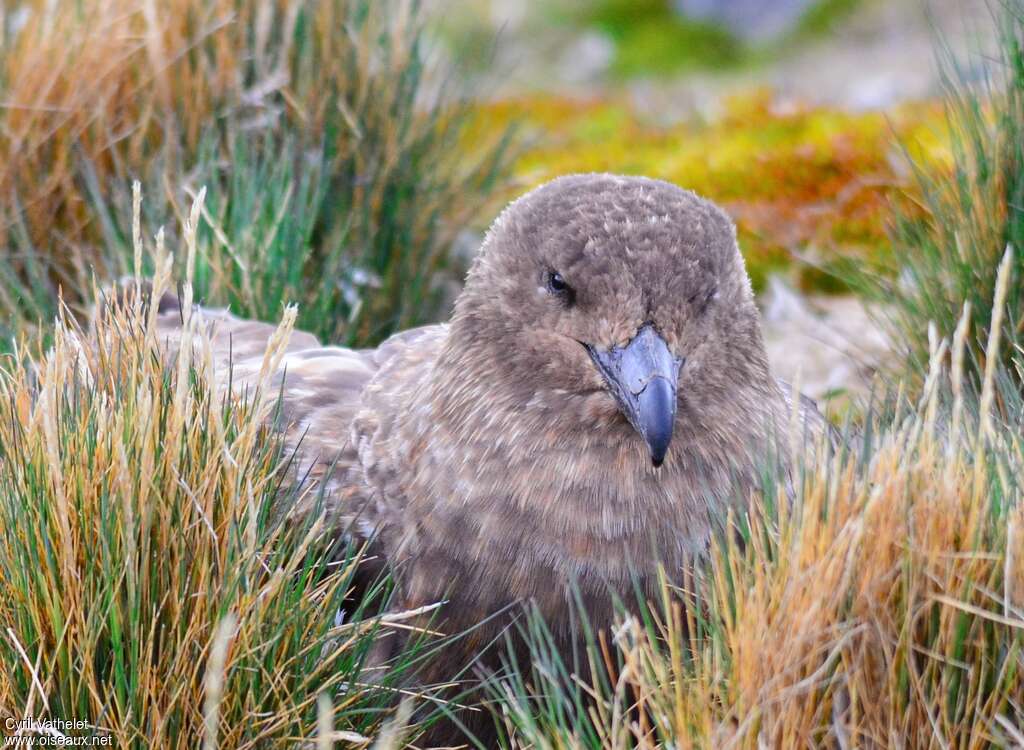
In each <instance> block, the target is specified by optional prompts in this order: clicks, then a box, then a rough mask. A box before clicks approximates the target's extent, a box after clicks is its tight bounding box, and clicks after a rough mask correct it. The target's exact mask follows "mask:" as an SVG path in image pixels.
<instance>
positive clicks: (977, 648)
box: [491, 256, 1024, 749]
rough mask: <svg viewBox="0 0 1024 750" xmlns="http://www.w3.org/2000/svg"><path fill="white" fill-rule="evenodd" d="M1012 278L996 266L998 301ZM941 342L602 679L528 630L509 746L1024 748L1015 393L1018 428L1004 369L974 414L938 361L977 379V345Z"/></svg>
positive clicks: (500, 697) (508, 719)
mask: <svg viewBox="0 0 1024 750" xmlns="http://www.w3.org/2000/svg"><path fill="white" fill-rule="evenodd" d="M1013 262H1014V261H1013V260H1012V259H1011V258H1010V257H1009V256H1007V257H1006V259H1005V260H1004V262H1003V263H1002V265H1001V266H1000V267H999V279H1000V282H999V284H998V285H997V290H998V294H997V298H996V302H997V304H1005V302H1006V300H1007V298H1008V296H1009V293H1008V286H1009V283H1008V282H1009V280H1010V278H1011V275H1012V272H1011V268H1012V265H1013ZM932 330H933V340H932V349H931V368H930V370H929V372H928V373H927V375H926V377H925V381H926V385H925V388H924V394H923V396H922V397H921V398H920V400H919V401H918V402H916V403H909V402H907V401H906V400H902V401H901V407H900V409H899V410H898V412H897V413H896V414H895V416H884V417H882V416H877V417H872V418H870V419H869V421H868V423H867V424H866V425H865V427H864V430H863V433H862V434H861V435H860V436H859V437H855V436H853V435H851V436H850V439H851V441H853V445H852V447H853V450H852V451H849V452H846V453H844V454H840V455H836V456H834V457H832V458H829V459H822V460H821V461H820V462H819V463H816V464H812V465H809V466H807V467H805V470H804V473H803V478H802V482H801V483H800V484H799V486H798V489H797V492H796V497H795V499H794V502H793V503H792V504H791V505H790V504H788V503H781V504H780V503H777V502H775V500H774V498H776V497H779V496H781V494H782V490H780V489H777V488H776V487H775V486H773V484H772V482H771V480H770V481H769V485H768V487H767V488H766V496H765V497H755V498H754V503H753V508H755V510H754V511H753V512H752V514H751V516H750V517H749V518H745V519H740V518H737V519H733V521H732V524H731V527H732V528H733V529H734V530H735V531H736V533H730V534H729V535H726V536H723V537H722V538H721V539H719V540H718V541H717V542H716V544H714V545H713V547H712V549H711V551H710V553H709V555H708V559H707V560H706V561H704V562H703V563H702V564H699V565H698V566H697V568H696V573H695V574H694V576H693V577H692V578H691V579H690V580H689V582H688V583H687V585H686V586H685V587H683V588H672V587H669V586H668V585H666V586H665V587H664V598H663V600H662V601H660V602H649V603H647V606H646V607H645V608H644V609H643V610H642V613H641V615H640V616H638V617H633V618H628V619H625V620H624V622H623V624H622V626H621V627H620V628H619V629H618V631H617V632H616V633H615V634H614V636H613V637H612V638H611V639H605V638H603V637H600V638H593V637H592V638H590V639H589V642H588V648H587V650H586V653H587V655H588V657H589V669H593V670H594V671H595V672H596V675H597V677H596V679H592V680H591V679H589V678H586V677H585V676H584V675H586V674H587V672H588V669H587V668H586V667H588V664H587V662H583V663H581V664H572V663H568V662H567V661H566V659H565V657H564V656H563V655H560V654H557V653H555V652H553V651H552V650H551V649H550V646H549V640H548V639H547V638H546V636H545V631H544V628H543V627H542V625H540V624H538V623H533V624H532V625H531V627H530V628H529V629H528V635H529V636H530V638H531V639H532V643H533V651H532V653H533V656H534V663H533V667H532V670H530V671H528V672H525V673H524V672H518V673H515V674H513V675H512V676H511V677H509V678H506V679H504V680H497V681H495V682H493V683H492V689H491V692H492V697H493V700H494V706H493V710H494V713H495V716H496V717H497V718H498V720H499V721H500V722H502V723H503V724H504V725H505V727H506V729H507V731H508V732H509V734H510V735H511V736H513V737H515V740H514V742H512V743H510V746H515V747H535V748H623V749H625V748H634V747H640V748H669V747H751V748H754V747H818V746H826V747H840V748H851V747H936V748H949V747H962V748H981V747H992V746H1011V745H1013V746H1016V745H1018V744H1020V743H1021V742H1022V741H1024V676H1022V668H1024V659H1022V651H1021V648H1022V645H1024V528H1022V523H1024V515H1022V514H1024V510H1022V507H1021V502H1020V501H1021V493H1022V490H1024V443H1022V440H1021V429H1020V428H1021V424H1022V422H1024V408H1022V404H1021V399H1020V397H1019V395H1014V392H1013V391H1012V389H1011V391H1010V392H1008V393H1005V394H1003V395H1004V396H1005V403H1006V404H1007V406H1008V411H1009V412H1010V413H1012V415H1013V421H1011V422H1008V423H1003V422H1000V421H997V420H995V419H994V418H993V417H992V415H991V412H990V409H991V407H992V404H993V401H994V399H995V396H996V395H997V391H998V390H999V388H1000V380H999V378H998V377H997V368H996V367H995V366H992V367H990V368H989V369H988V370H987V373H986V375H985V377H984V381H983V384H982V393H981V401H980V404H979V403H977V402H975V403H974V405H973V406H972V405H971V399H970V397H969V396H966V395H965V394H966V391H965V390H964V388H963V387H962V386H963V385H964V382H963V373H962V372H961V370H959V369H952V370H951V369H950V368H949V367H948V366H947V365H945V364H944V363H946V362H948V361H949V357H948V356H947V355H948V354H949V353H950V351H952V352H953V353H954V356H953V357H952V359H953V361H955V362H956V363H957V365H956V367H957V368H959V367H962V366H963V362H964V359H963V352H964V350H965V348H966V347H967V345H968V342H969V341H970V340H971V336H972V335H973V334H972V333H971V332H970V331H969V329H968V327H967V326H966V325H963V326H961V327H960V329H959V330H958V332H957V336H956V338H955V339H953V340H949V339H943V340H941V341H939V340H938V338H937V337H935V336H934V330H935V329H934V327H933V329H932ZM998 346H999V341H998V338H993V339H992V340H990V341H989V349H988V355H989V356H988V357H987V361H988V362H996V361H998V359H999V358H998V356H997V351H996V349H997V347H998ZM1017 362H1018V364H1019V358H1018V360H1017ZM740 540H742V542H741V541H740Z"/></svg>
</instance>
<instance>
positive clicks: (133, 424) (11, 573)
mask: <svg viewBox="0 0 1024 750" xmlns="http://www.w3.org/2000/svg"><path fill="white" fill-rule="evenodd" d="M198 220H199V211H198V204H197V210H194V211H193V212H192V214H191V218H190V221H189V226H190V227H191V229H190V230H188V231H187V232H186V236H187V239H188V244H189V252H188V253H187V254H186V257H189V258H193V259H194V257H195V251H196V250H195V248H196V244H195V227H196V225H197V223H198ZM158 245H159V243H158ZM140 256H141V253H140ZM155 265H156V268H157V276H156V278H155V280H154V295H155V296H154V297H153V298H152V300H153V301H154V302H155V300H157V299H158V298H159V295H160V293H161V291H162V290H163V289H165V288H166V284H167V282H168V279H169V278H170V277H171V268H172V264H171V260H170V258H169V256H166V255H162V254H159V253H158V256H157V260H156V263H155ZM185 297H186V300H188V299H190V297H191V287H190V286H186V289H185ZM144 304H145V307H144ZM146 307H148V308H149V309H151V310H154V314H151V313H150V312H148V311H147V309H146ZM185 309H186V310H187V309H188V308H187V306H186V308H185ZM186 316H187V314H186ZM294 320H295V312H294V308H289V310H288V311H287V312H286V314H285V320H284V322H283V323H282V326H281V328H280V329H279V331H278V334H277V336H276V337H275V340H274V343H272V345H271V347H269V349H270V350H269V352H268V354H267V358H268V359H267V364H268V368H267V369H268V371H271V370H272V369H273V367H272V365H273V361H274V360H275V358H276V357H278V356H280V354H281V353H282V350H283V346H284V344H285V342H286V341H287V337H288V333H289V328H290V326H291V325H293V323H294ZM194 328H195V327H194V325H192V324H191V323H190V322H188V320H186V321H185V323H184V330H185V334H184V335H185V339H184V345H183V346H182V347H181V353H180V354H179V355H178V359H177V360H176V361H172V362H168V363H165V362H164V358H165V353H164V352H162V351H161V348H160V342H159V341H158V340H157V338H158V336H157V332H156V323H155V304H153V305H152V306H150V300H148V299H146V300H142V299H139V298H138V297H137V296H136V295H134V294H129V295H128V296H127V298H126V300H124V301H123V303H118V304H115V305H113V306H112V307H111V308H110V309H109V310H108V311H107V314H105V315H102V316H99V317H98V318H97V321H96V326H95V329H94V330H93V331H91V332H85V331H83V330H81V329H80V328H79V327H77V326H76V324H75V323H74V322H73V321H72V320H70V319H69V318H68V317H67V316H66V315H65V316H64V317H63V318H62V320H60V321H59V322H58V323H57V325H56V329H55V331H54V334H53V342H54V343H53V347H52V349H50V350H49V351H47V352H45V353H39V354H37V355H36V356H35V357H33V358H26V359H25V361H24V362H8V364H7V366H5V367H4V368H3V369H2V370H0V402H2V404H3V409H2V410H0V663H2V664H3V665H4V668H3V669H2V670H0V719H2V720H17V719H21V718H23V717H25V716H28V717H31V718H33V719H35V720H36V721H42V720H45V719H65V720H67V719H76V720H84V721H85V722H87V724H88V729H87V730H86V731H83V732H77V731H72V732H68V734H72V735H77V734H82V735H97V736H105V735H110V736H111V737H112V746H116V747H126V748H128V747H132V748H134V747H182V748H184V747H189V748H191V747H196V746H198V745H200V744H201V743H202V744H203V745H204V746H205V747H215V746H217V745H218V744H219V745H220V746H222V747H233V748H234V747H237V748H243V747H267V746H270V745H274V746H278V745H281V746H283V745H289V746H291V745H293V744H294V743H295V742H297V741H299V740H302V739H312V738H314V737H315V736H316V733H317V731H318V730H317V727H318V726H319V727H321V733H322V732H323V731H327V730H324V729H323V728H324V727H327V728H328V729H329V730H330V731H332V732H335V733H337V735H336V736H335V739H342V738H348V739H349V740H352V741H359V738H360V737H364V738H365V737H367V736H371V735H372V734H373V733H375V732H376V731H377V729H378V727H379V726H380V723H381V721H382V719H383V718H384V717H385V716H387V715H388V713H389V706H390V703H391V700H390V695H389V694H388V693H386V692H384V690H385V689H386V687H387V685H388V684H389V682H388V680H389V678H388V676H387V675H384V676H381V675H379V674H378V675H367V676H364V674H363V667H364V662H365V660H366V656H367V653H368V651H369V649H370V648H371V646H372V643H373V639H374V637H375V635H376V631H377V625H378V623H379V620H375V619H373V618H370V619H367V620H364V619H362V611H363V610H362V608H361V607H356V606H353V605H351V603H349V604H347V605H346V603H345V597H346V594H347V593H348V591H349V589H350V587H351V585H352V578H353V574H354V571H355V569H356V566H357V564H358V561H359V555H358V550H356V549H354V548H346V547H345V546H344V545H341V544H340V543H339V542H337V541H333V540H334V539H335V538H336V537H335V534H333V533H332V534H331V535H328V534H327V529H326V527H325V524H324V522H323V519H322V518H321V517H319V516H318V515H317V514H316V513H314V514H311V516H310V517H309V518H307V519H301V520H299V521H296V522H295V523H290V524H281V523H278V522H275V519H276V518H277V517H278V516H279V513H278V512H277V510H278V509H279V508H280V505H279V504H280V503H285V504H288V503H292V502H295V501H297V499H298V497H299V495H301V494H303V493H305V492H309V488H304V487H303V486H302V485H299V486H297V487H296V486H290V484H289V482H286V481H285V476H286V470H287V466H288V460H289V456H287V455H285V454H284V453H283V451H282V449H281V447H280V445H279V443H278V441H277V440H276V438H275V437H274V435H273V433H271V432H270V431H268V430H266V429H265V426H264V425H265V421H266V419H267V417H268V416H269V415H270V414H271V412H272V410H273V408H274V402H275V399H274V395H275V394H274V393H273V392H272V391H271V392H269V393H268V392H266V389H265V388H264V387H263V386H261V385H257V386H256V387H255V388H254V389H253V390H251V391H249V393H248V394H247V397H246V398H240V397H237V396H232V395H230V393H231V389H230V387H229V384H228V383H227V382H218V377H219V378H222V379H223V378H225V377H229V376H225V375H219V376H218V375H217V374H216V372H215V369H214V367H213V366H212V363H211V362H209V361H208V355H207V354H205V352H208V343H204V339H203V337H202V336H201V335H200V334H199V333H198V332H196V331H195V330H194ZM190 344H191V345H190ZM313 504H314V506H315V505H316V503H313ZM385 594H386V591H384V590H383V589H382V588H380V587H378V588H376V589H374V591H373V592H372V593H371V596H370V601H369V603H364V605H366V606H372V601H374V600H376V601H379V600H380V598H381V596H383V595H385ZM343 606H346V609H347V610H348V611H347V615H346V616H345V618H344V619H343V620H342V619H341V618H340V617H339V611H340V610H341V608H342V607H343ZM401 670H402V666H401V665H397V667H396V669H394V670H393V671H391V672H389V674H399V673H400V672H401ZM368 682H375V683H377V684H378V687H377V688H371V687H369V686H368ZM5 726H8V728H10V725H9V724H7V725H5ZM22 733H23V734H27V735H29V736H32V735H38V733H39V732H38V730H32V729H24V728H23V730H22Z"/></svg>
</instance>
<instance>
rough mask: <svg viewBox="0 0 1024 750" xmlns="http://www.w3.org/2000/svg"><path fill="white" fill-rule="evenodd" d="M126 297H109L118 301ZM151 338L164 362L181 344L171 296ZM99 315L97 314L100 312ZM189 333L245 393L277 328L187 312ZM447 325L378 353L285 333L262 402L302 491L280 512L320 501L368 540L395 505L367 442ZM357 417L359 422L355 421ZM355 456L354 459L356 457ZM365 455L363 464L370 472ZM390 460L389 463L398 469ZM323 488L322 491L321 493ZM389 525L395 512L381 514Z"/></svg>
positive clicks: (389, 423) (376, 448)
mask: <svg viewBox="0 0 1024 750" xmlns="http://www.w3.org/2000/svg"><path fill="white" fill-rule="evenodd" d="M125 293H126V292H125V290H124V289H118V290H115V292H114V296H118V295H120V296H123V295H124V294H125ZM156 304H157V311H156V326H157V334H158V337H159V340H160V343H161V346H162V349H163V351H164V353H165V355H166V357H167V358H168V360H170V359H171V358H173V357H174V356H175V355H176V353H177V351H178V349H179V348H180V346H181V340H182V312H181V306H180V302H179V300H178V298H177V296H176V295H174V294H173V293H170V292H168V293H165V294H164V295H163V296H162V297H161V298H160V300H158V301H157V302H156ZM99 312H101V311H98V313H99ZM192 317H193V320H194V321H195V322H196V326H197V329H199V330H202V331H203V333H204V334H205V338H206V339H208V340H209V342H210V349H211V353H212V364H213V368H214V370H215V371H216V375H217V382H218V383H220V384H221V385H222V387H224V388H225V389H226V388H227V387H228V385H230V389H231V390H232V391H234V392H235V393H236V394H239V395H243V396H245V395H252V392H251V389H252V388H253V386H255V385H256V383H257V382H258V378H259V374H260V370H261V368H262V367H263V364H264V355H265V353H266V351H267V348H268V346H269V345H270V343H271V339H272V337H273V336H274V333H275V332H276V331H277V326H274V325H270V324H267V323H262V322H260V321H254V320H247V319H245V318H240V317H238V316H236V315H233V314H231V313H230V312H229V311H228V310H226V309H220V308H206V307H202V306H198V305H197V306H195V307H194V308H193V313H192ZM446 329H447V327H446V326H427V327H424V328H418V329H413V330H410V331H405V332H403V333H400V334H396V335H395V336H392V337H391V338H389V339H388V340H386V341H385V342H384V343H383V344H382V345H381V346H380V347H379V348H377V349H366V350H354V349H348V348H345V347H340V346H323V345H321V344H320V342H319V341H318V340H317V338H316V337H315V336H313V335H312V334H310V333H307V332H305V331H299V330H296V331H293V332H292V333H291V336H290V338H289V339H288V342H287V345H286V347H285V349H284V354H283V356H282V357H281V359H280V363H279V365H278V367H277V369H276V371H274V372H273V373H271V374H270V377H269V380H268V381H265V382H266V384H267V385H266V387H267V392H266V393H265V394H264V395H265V397H266V398H270V399H277V398H278V397H279V399H280V400H279V402H278V403H279V408H278V409H275V413H274V417H273V420H274V424H275V426H276V427H277V429H278V430H280V432H281V434H282V436H283V438H284V441H285V450H286V455H288V456H291V465H290V469H289V470H290V471H291V473H292V475H293V479H294V481H295V482H300V481H301V482H303V483H304V484H305V486H306V490H305V491H304V492H302V493H301V494H300V495H299V497H300V499H299V502H298V503H297V504H296V505H295V506H293V507H291V508H288V509H287V513H288V514H290V515H291V514H294V515H297V516H298V517H303V516H304V515H305V514H306V513H308V512H309V511H310V510H312V508H313V507H314V505H315V503H317V502H319V498H320V497H321V496H322V498H323V502H324V509H325V510H326V512H327V514H328V517H329V519H330V520H331V521H332V523H334V524H336V525H337V527H339V528H346V529H351V530H353V531H356V532H358V534H359V535H360V536H365V537H369V536H371V535H372V534H374V533H376V531H377V530H378V527H379V526H380V525H381V523H382V520H383V519H382V518H381V512H382V511H384V510H388V509H393V508H394V507H395V503H394V502H390V503H389V502H387V501H385V500H384V499H383V498H384V497H385V496H384V495H382V494H381V486H380V482H379V481H377V482H373V481H369V479H368V477H369V476H373V477H374V479H376V480H379V479H380V474H381V465H382V462H381V461H380V458H381V450H382V447H381V446H380V445H378V444H376V442H375V439H376V438H380V437H381V436H383V435H387V434H389V433H390V431H391V430H392V428H393V427H395V419H396V417H397V416H398V415H399V414H400V413H401V407H400V406H396V403H397V401H398V400H399V399H401V398H403V397H404V395H405V394H406V393H410V392H412V391H414V390H415V389H416V388H419V387H422V381H423V379H424V373H425V372H426V371H428V370H429V369H430V359H431V357H432V355H433V353H434V352H436V347H435V346H434V345H435V344H437V343H439V342H440V341H442V340H443V338H444V333H445V331H446ZM357 415H358V416H359V417H360V418H359V419H358V420H357V419H356V417H357ZM360 454H362V456H361V455H360ZM363 457H365V458H367V459H369V460H370V461H371V466H370V467H369V470H367V469H366V468H365V467H364V464H363ZM402 464H403V462H402V461H401V460H398V459H396V460H395V461H394V462H390V463H389V465H392V466H401V465H402ZM321 490H322V492H321ZM389 516H390V517H393V514H389Z"/></svg>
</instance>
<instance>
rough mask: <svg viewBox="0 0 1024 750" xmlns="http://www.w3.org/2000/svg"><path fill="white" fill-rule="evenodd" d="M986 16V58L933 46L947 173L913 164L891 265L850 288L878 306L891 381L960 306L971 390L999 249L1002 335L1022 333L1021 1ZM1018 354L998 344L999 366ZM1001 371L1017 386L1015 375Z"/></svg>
mask: <svg viewBox="0 0 1024 750" xmlns="http://www.w3.org/2000/svg"><path fill="white" fill-rule="evenodd" d="M992 12H993V14H994V16H995V18H994V22H995V23H996V25H997V28H998V32H999V49H998V53H997V56H996V58H995V59H989V58H988V57H979V58H976V59H975V60H973V61H961V60H959V59H958V58H957V57H956V56H955V55H954V53H953V52H952V51H951V50H949V49H947V48H942V49H940V58H939V60H940V64H941V65H942V70H943V80H944V89H945V91H944V103H945V108H946V120H947V123H948V130H949V135H950V141H951V146H952V157H953V165H952V169H951V170H950V171H946V170H935V169H933V168H928V169H926V168H924V167H923V166H921V165H917V167H916V172H915V178H916V183H917V188H918V190H917V191H916V193H917V194H918V195H919V198H916V199H915V201H914V203H913V204H910V203H909V202H904V203H903V204H901V205H897V206H896V215H895V221H894V223H895V231H894V233H893V253H892V257H891V268H889V269H888V273H883V274H881V275H871V276H868V277H866V278H862V279H860V280H859V281H860V283H859V284H858V286H859V288H860V289H861V290H862V291H863V292H865V293H866V294H867V295H868V296H869V298H872V299H874V300H876V301H878V302H879V303H880V305H881V309H882V311H883V317H882V320H883V323H884V324H885V325H886V326H887V328H888V330H889V332H890V334H891V335H890V338H891V339H892V341H893V342H894V345H895V346H896V347H898V348H899V349H900V350H901V352H900V354H901V356H900V358H899V359H898V361H899V362H901V363H905V365H906V367H905V368H904V370H903V372H902V373H901V376H902V377H904V378H906V379H908V380H910V381H915V382H916V383H917V384H918V385H919V384H920V381H921V376H922V375H923V373H924V372H925V371H926V369H927V363H928V355H929V342H928V330H929V329H928V326H929V324H930V323H934V324H935V325H936V326H937V327H938V330H939V332H940V333H941V334H942V335H943V336H951V335H952V333H953V331H954V330H955V329H956V326H957V322H958V321H959V320H960V317H961V314H962V313H963V310H964V303H965V302H967V303H969V305H970V307H969V314H970V316H971V319H972V322H973V324H974V325H973V328H972V330H974V331H975V333H976V335H975V336H973V337H971V338H970V339H969V340H968V342H967V343H968V357H967V359H966V367H967V369H966V375H967V378H968V380H969V381H970V382H972V383H973V384H974V385H975V386H977V384H978V383H980V382H981V378H982V374H983V372H984V370H985V366H986V362H985V342H986V337H987V335H988V331H989V329H990V327H991V325H992V320H991V318H990V315H991V312H992V311H993V310H994V309H996V308H995V307H994V306H993V300H994V298H995V282H996V267H997V266H998V264H999V259H1000V258H1001V257H1002V256H1003V253H1004V252H1005V250H1006V248H1007V246H1011V247H1013V248H1014V249H1015V254H1014V258H1015V261H1014V265H1013V268H1012V272H1011V279H1010V283H1009V291H1008V295H1007V305H1006V310H1005V315H1004V318H1003V328H1004V330H1003V335H1004V336H1008V337H1016V338H1019V337H1020V335H1021V334H1022V333H1024V283H1022V282H1024V274H1022V269H1024V261H1022V260H1021V259H1022V257H1024V256H1022V254H1021V251H1022V250H1024V3H1021V2H1020V0H1005V2H999V3H993V8H992ZM971 63H973V64H971ZM979 67H981V68H982V75H981V77H980V78H979ZM1018 351H1019V350H1017V349H1015V347H1013V346H1007V347H1003V348H1002V349H1001V356H1002V362H1003V363H1004V364H1006V363H1007V362H1008V361H1009V359H1010V358H1011V357H1012V356H1015V354H1016V353H1017V352H1018ZM1007 374H1008V376H1009V377H1011V378H1013V379H1014V380H1016V381H1017V382H1018V383H1021V382H1024V377H1022V375H1024V374H1022V373H1021V372H1020V371H1015V370H1013V369H1012V368H1010V369H1008V370H1007Z"/></svg>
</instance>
